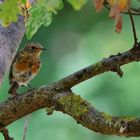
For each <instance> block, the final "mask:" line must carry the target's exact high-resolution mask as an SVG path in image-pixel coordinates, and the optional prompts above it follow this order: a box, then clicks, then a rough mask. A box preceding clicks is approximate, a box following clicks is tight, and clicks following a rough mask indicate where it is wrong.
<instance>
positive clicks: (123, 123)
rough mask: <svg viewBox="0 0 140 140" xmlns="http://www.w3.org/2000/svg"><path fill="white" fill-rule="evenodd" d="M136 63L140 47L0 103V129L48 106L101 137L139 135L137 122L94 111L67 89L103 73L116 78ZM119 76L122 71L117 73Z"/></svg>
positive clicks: (88, 104) (139, 129)
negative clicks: (114, 75)
mask: <svg viewBox="0 0 140 140" xmlns="http://www.w3.org/2000/svg"><path fill="white" fill-rule="evenodd" d="M139 60H140V48H139V47H137V48H136V49H133V50H130V51H127V52H124V53H119V54H117V55H114V56H110V57H109V58H105V59H103V60H101V61H99V62H97V63H95V64H93V65H91V66H89V67H86V68H84V69H82V70H80V71H78V72H75V73H73V74H71V75H69V76H67V77H65V78H63V79H61V80H59V81H57V82H54V83H52V84H50V85H46V86H44V87H40V88H38V89H35V90H31V91H28V92H27V93H25V94H24V95H19V96H15V97H11V98H9V99H7V101H5V102H3V103H1V104H0V130H2V129H3V128H4V126H7V125H9V124H10V123H12V122H14V121H16V120H17V119H20V118H21V117H23V116H25V115H27V114H29V113H32V112H33V111H36V110H39V109H41V108H45V107H49V108H54V110H57V111H62V112H63V113H66V114H68V115H70V116H71V117H73V118H74V119H75V120H76V121H77V122H78V123H81V124H82V125H83V126H85V127H87V128H89V129H91V130H93V131H96V132H100V133H103V134H109V135H120V136H140V119H139V118H134V117H118V116H110V115H108V114H105V113H103V112H100V111H98V110H96V109H95V108H94V107H93V106H92V105H91V104H90V103H88V102H87V101H85V100H84V99H82V98H81V97H80V96H79V95H76V94H74V93H73V92H72V91H71V87H73V86H75V85H76V84H79V83H80V82H82V81H85V80H87V79H89V78H91V77H93V76H96V75H99V74H101V73H104V72H107V71H116V72H117V73H119V75H120V71H121V70H120V66H121V65H124V64H128V63H130V62H134V61H139ZM121 73H122V72H121Z"/></svg>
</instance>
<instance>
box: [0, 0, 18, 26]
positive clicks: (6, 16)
mask: <svg viewBox="0 0 140 140" xmlns="http://www.w3.org/2000/svg"><path fill="white" fill-rule="evenodd" d="M19 13H20V9H19V7H18V1H17V0H5V1H4V2H3V3H2V4H0V20H1V21H2V24H3V25H6V24H9V23H11V22H16V21H17V14H19Z"/></svg>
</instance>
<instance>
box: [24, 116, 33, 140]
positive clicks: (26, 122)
mask: <svg viewBox="0 0 140 140" xmlns="http://www.w3.org/2000/svg"><path fill="white" fill-rule="evenodd" d="M30 118H31V114H29V115H27V116H26V118H25V123H24V131H23V138H22V140H25V137H26V135H27V129H28V126H29V120H30Z"/></svg>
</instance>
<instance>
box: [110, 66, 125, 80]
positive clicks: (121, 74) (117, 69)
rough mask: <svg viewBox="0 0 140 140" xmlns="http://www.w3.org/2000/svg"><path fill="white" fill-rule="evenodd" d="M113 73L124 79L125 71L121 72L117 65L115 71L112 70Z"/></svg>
mask: <svg viewBox="0 0 140 140" xmlns="http://www.w3.org/2000/svg"><path fill="white" fill-rule="evenodd" d="M111 71H112V72H116V73H117V74H118V75H119V76H120V77H121V78H122V77H123V71H122V70H121V68H120V66H119V65H117V66H116V67H114V68H113V69H111Z"/></svg>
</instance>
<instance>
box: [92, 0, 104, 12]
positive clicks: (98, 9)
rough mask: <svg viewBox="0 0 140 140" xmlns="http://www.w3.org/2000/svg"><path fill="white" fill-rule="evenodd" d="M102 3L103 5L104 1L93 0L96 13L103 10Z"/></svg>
mask: <svg viewBox="0 0 140 140" xmlns="http://www.w3.org/2000/svg"><path fill="white" fill-rule="evenodd" d="M103 3H104V0H94V5H95V8H96V12H100V11H101V10H102V9H103Z"/></svg>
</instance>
